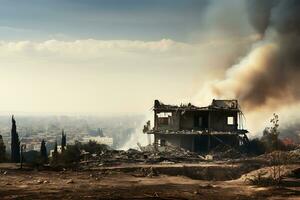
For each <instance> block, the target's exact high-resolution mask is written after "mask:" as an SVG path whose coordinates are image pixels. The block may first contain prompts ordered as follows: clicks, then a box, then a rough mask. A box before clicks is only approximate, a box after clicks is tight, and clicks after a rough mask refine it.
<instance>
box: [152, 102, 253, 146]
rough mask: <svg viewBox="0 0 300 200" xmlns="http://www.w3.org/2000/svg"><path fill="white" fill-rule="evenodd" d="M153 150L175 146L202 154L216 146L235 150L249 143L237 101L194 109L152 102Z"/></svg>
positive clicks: (186, 106)
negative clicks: (154, 147)
mask: <svg viewBox="0 0 300 200" xmlns="http://www.w3.org/2000/svg"><path fill="white" fill-rule="evenodd" d="M153 110H154V128H153V129H152V130H150V131H148V132H147V133H148V134H154V144H155V146H165V145H166V144H171V145H175V146H178V147H181V148H184V149H187V150H190V151H195V152H203V151H209V150H212V149H214V148H216V147H218V146H230V147H238V146H239V145H241V144H243V143H245V142H247V141H248V138H247V135H246V133H247V132H248V131H247V130H244V129H243V113H242V111H241V110H240V107H239V105H238V101H237V100H215V99H214V100H213V101H212V103H211V105H209V106H206V107H197V106H194V105H192V104H188V105H180V106H175V105H166V104H163V103H161V102H160V101H158V100H155V101H154V108H153Z"/></svg>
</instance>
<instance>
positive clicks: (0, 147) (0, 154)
mask: <svg viewBox="0 0 300 200" xmlns="http://www.w3.org/2000/svg"><path fill="white" fill-rule="evenodd" d="M5 153H6V151H5V145H4V141H3V138H2V135H0V162H4V161H5V160H6V159H5V158H6V156H5Z"/></svg>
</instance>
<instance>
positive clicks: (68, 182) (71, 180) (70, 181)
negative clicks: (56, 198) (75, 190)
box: [66, 179, 74, 184]
mask: <svg viewBox="0 0 300 200" xmlns="http://www.w3.org/2000/svg"><path fill="white" fill-rule="evenodd" d="M66 183H67V184H71V183H74V181H73V179H70V180H67V182H66Z"/></svg>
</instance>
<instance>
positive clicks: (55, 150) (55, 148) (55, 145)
mask: <svg viewBox="0 0 300 200" xmlns="http://www.w3.org/2000/svg"><path fill="white" fill-rule="evenodd" d="M57 153H58V152H57V141H55V144H54V151H53V154H54V155H57Z"/></svg>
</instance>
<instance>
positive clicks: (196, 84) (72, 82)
mask: <svg viewBox="0 0 300 200" xmlns="http://www.w3.org/2000/svg"><path fill="white" fill-rule="evenodd" d="M299 9H300V4H299V1H296V0H286V1H277V0H266V1H260V0H253V1H246V0H226V1H225V0H224V1H221V0H184V1H183V0H26V1H21V0H0V98H1V104H0V113H6V114H12V113H15V114H17V113H39V114H42V113H51V114H59V113H64V114H66V113H73V114H74V113H76V114H97V115H111V114H145V113H146V115H147V116H149V113H150V114H151V108H152V106H153V103H154V100H155V99H159V100H161V101H162V102H165V103H170V104H180V103H189V102H192V103H194V104H196V105H199V106H206V105H208V104H209V103H210V102H211V100H212V99H213V98H225V99H228V98H237V99H238V100H239V101H240V103H241V105H242V106H244V109H245V113H246V114H247V115H248V116H247V118H248V124H250V126H249V127H250V129H252V130H255V131H257V130H258V129H259V130H261V129H262V128H263V127H264V126H266V124H267V123H268V121H269V118H270V117H272V113H273V112H279V113H280V115H282V116H292V115H295V116H296V117H294V118H295V119H296V118H297V119H298V118H299V119H300V116H299V115H298V114H297V113H296V112H294V111H295V110H297V109H298V108H299V107H300V103H299V102H300V101H299V97H300V92H299V89H298V85H299V84H298V78H297V77H298V75H299V74H300V73H299V70H298V69H299V62H298V56H297V52H299V51H298V50H299V45H297V44H299V42H297V41H298V40H299V30H298V27H299V26H298V24H299V19H300V16H298V15H299V14H298V13H300V12H299ZM150 116H151V115H150ZM284 119H286V121H288V120H287V119H290V118H289V117H285V118H284ZM249 121H250V123H249ZM257 127H259V128H257Z"/></svg>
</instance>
